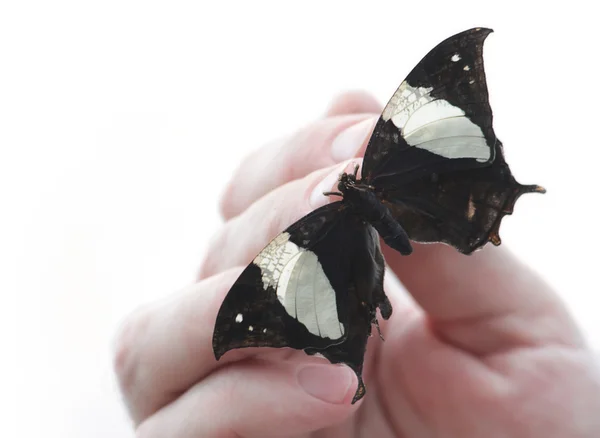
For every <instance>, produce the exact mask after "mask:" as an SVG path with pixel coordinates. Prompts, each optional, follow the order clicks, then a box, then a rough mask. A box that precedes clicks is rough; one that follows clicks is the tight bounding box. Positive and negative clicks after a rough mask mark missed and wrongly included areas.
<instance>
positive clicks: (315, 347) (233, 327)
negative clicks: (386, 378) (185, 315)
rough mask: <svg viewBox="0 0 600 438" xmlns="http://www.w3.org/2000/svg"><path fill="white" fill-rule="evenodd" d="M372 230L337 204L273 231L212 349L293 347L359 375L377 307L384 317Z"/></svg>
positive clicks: (237, 289) (225, 307) (237, 287)
mask: <svg viewBox="0 0 600 438" xmlns="http://www.w3.org/2000/svg"><path fill="white" fill-rule="evenodd" d="M383 269H384V265H383V257H382V255H381V251H380V249H379V238H378V236H377V233H376V232H375V230H374V229H373V228H372V227H371V226H370V225H368V224H365V223H364V222H362V221H361V220H360V219H359V218H358V217H356V216H355V215H353V214H351V213H349V212H348V211H347V210H345V208H344V205H343V204H342V203H340V202H337V203H333V204H329V205H327V206H325V207H322V208H320V209H318V210H316V211H314V212H313V213H311V214H310V215H308V216H305V217H304V218H302V219H301V220H300V221H298V222H296V223H295V224H293V225H292V226H291V227H289V228H288V229H287V230H285V231H284V232H283V233H281V234H280V235H279V236H277V237H276V238H275V239H274V240H273V241H272V242H271V243H269V245H267V247H266V248H265V249H263V251H261V253H260V254H259V255H258V256H257V257H256V258H255V259H254V261H253V262H252V263H251V264H250V265H248V267H247V268H246V269H245V270H244V272H243V273H242V275H241V276H240V277H239V278H238V280H237V281H236V282H235V283H234V285H233V286H232V288H231V289H230V291H229V293H228V294H227V296H226V298H225V300H224V301H223V304H222V306H221V308H220V310H219V313H218V316H217V321H216V324H215V331H214V335H213V350H214V353H215V357H216V358H217V359H219V358H220V357H221V356H222V355H223V354H224V353H225V352H227V351H229V350H232V349H235V348H243V347H291V348H295V349H303V350H305V351H306V352H307V353H309V354H314V353H317V352H318V353H321V354H322V355H323V356H325V357H326V358H327V359H328V360H329V361H330V362H332V363H345V364H347V365H348V366H350V367H351V368H352V369H353V370H354V372H355V373H356V374H357V376H358V378H359V382H360V384H359V388H358V390H357V393H356V396H355V400H354V401H356V400H358V399H359V398H361V397H362V395H363V394H364V391H365V389H364V385H363V384H362V379H361V373H362V364H363V358H364V353H365V349H366V342H367V338H368V336H369V335H370V332H371V323H372V322H373V319H374V315H375V309H376V308H377V306H381V308H382V314H385V315H384V316H385V317H389V314H390V313H391V306H390V304H389V301H388V300H387V298H386V297H385V294H384V292H383Z"/></svg>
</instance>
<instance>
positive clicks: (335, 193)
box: [323, 192, 344, 196]
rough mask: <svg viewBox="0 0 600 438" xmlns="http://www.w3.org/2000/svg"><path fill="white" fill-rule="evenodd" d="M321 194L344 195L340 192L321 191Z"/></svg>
mask: <svg viewBox="0 0 600 438" xmlns="http://www.w3.org/2000/svg"><path fill="white" fill-rule="evenodd" d="M323 196H344V195H343V194H342V193H341V192H323Z"/></svg>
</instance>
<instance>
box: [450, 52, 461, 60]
mask: <svg viewBox="0 0 600 438" xmlns="http://www.w3.org/2000/svg"><path fill="white" fill-rule="evenodd" d="M450 59H451V60H452V62H458V61H460V55H459V54H458V53H455V54H454V55H452V58H450Z"/></svg>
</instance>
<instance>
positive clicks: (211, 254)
mask: <svg viewBox="0 0 600 438" xmlns="http://www.w3.org/2000/svg"><path fill="white" fill-rule="evenodd" d="M233 222H236V221H235V220H234V221H230V222H228V223H226V224H225V225H224V226H222V227H221V229H220V230H219V231H217V232H216V233H215V234H213V235H212V237H211V238H210V240H209V242H208V245H207V250H206V252H205V255H204V259H203V260H202V263H201V264H200V268H199V269H198V280H203V279H205V278H208V277H210V276H212V275H214V274H217V273H218V272H220V264H221V261H220V254H222V253H223V252H224V250H226V249H227V245H228V235H229V233H230V228H231V226H232V225H231V224H232V223H233Z"/></svg>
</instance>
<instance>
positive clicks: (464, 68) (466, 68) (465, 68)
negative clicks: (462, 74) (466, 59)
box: [463, 65, 471, 71]
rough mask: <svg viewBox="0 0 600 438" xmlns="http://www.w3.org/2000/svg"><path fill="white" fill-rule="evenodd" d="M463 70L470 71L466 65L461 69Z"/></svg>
mask: <svg viewBox="0 0 600 438" xmlns="http://www.w3.org/2000/svg"><path fill="white" fill-rule="evenodd" d="M463 70H464V71H469V70H471V67H469V66H468V65H465V66H464V67H463Z"/></svg>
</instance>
